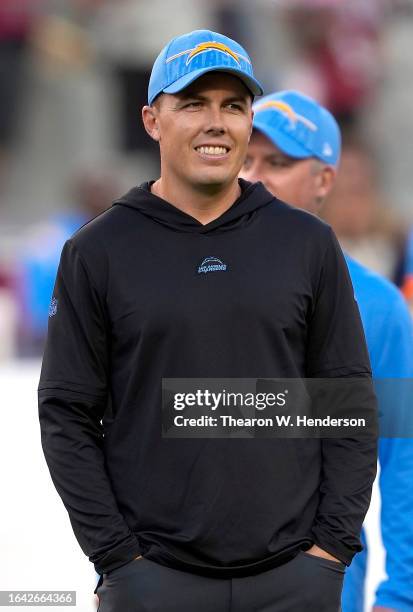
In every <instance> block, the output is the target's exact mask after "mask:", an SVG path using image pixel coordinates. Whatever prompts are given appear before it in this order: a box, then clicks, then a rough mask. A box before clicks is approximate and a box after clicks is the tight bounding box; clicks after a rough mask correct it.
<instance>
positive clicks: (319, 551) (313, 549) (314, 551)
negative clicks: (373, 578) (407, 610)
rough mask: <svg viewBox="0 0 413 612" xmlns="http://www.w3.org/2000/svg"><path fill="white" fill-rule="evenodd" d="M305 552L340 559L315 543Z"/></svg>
mask: <svg viewBox="0 0 413 612" xmlns="http://www.w3.org/2000/svg"><path fill="white" fill-rule="evenodd" d="M305 552H307V553H308V554H309V555H314V556H315V557H322V558H323V559H329V560H330V561H336V562H337V563H340V559H337V558H336V557H333V555H330V553H328V552H327V551H326V550H323V549H322V548H320V547H319V546H317V544H313V546H312V547H311V548H310V549H309V550H306V551H305ZM379 612H380V611H379ZM383 612H384V610H383Z"/></svg>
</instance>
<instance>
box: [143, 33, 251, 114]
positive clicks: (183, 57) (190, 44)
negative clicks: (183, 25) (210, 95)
mask: <svg viewBox="0 0 413 612" xmlns="http://www.w3.org/2000/svg"><path fill="white" fill-rule="evenodd" d="M215 70H218V71H220V72H229V73H230V74H233V75H234V76H237V77H238V78H239V79H241V81H242V82H243V83H244V84H245V86H246V87H247V88H248V89H249V90H250V91H251V93H252V94H253V96H261V95H262V93H263V90H262V87H261V85H260V83H259V82H258V81H257V79H256V78H255V77H254V73H253V69H252V63H251V59H250V57H249V56H248V54H247V52H246V51H245V49H243V47H241V45H239V44H238V43H237V42H235V40H232V39H231V38H228V37H227V36H224V35H223V34H218V33H217V32H211V31H210V30H194V31H193V32H189V34H183V35H182V36H178V37H177V38H173V39H172V40H171V41H170V42H169V43H168V44H167V45H166V46H165V47H164V48H163V49H162V51H161V52H160V54H159V55H158V57H157V58H156V60H155V63H154V65H153V68H152V73H151V78H150V80H149V89H148V104H152V102H153V101H154V100H155V98H156V96H158V95H159V94H160V93H169V94H174V93H178V92H179V91H181V90H182V89H185V87H188V85H190V84H191V83H192V82H193V81H195V80H196V79H199V77H201V76H202V75H203V74H206V73H207V72H212V71H215Z"/></svg>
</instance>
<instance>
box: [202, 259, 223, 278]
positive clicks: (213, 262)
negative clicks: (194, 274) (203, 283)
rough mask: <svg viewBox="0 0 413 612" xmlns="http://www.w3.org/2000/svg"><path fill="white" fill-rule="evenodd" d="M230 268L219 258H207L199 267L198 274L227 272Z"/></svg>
mask: <svg viewBox="0 0 413 612" xmlns="http://www.w3.org/2000/svg"><path fill="white" fill-rule="evenodd" d="M227 268H228V266H227V264H224V262H223V261H221V260H220V259H218V258H217V257H205V259H204V260H203V262H202V263H201V264H200V265H199V266H198V274H208V272H226V270H227Z"/></svg>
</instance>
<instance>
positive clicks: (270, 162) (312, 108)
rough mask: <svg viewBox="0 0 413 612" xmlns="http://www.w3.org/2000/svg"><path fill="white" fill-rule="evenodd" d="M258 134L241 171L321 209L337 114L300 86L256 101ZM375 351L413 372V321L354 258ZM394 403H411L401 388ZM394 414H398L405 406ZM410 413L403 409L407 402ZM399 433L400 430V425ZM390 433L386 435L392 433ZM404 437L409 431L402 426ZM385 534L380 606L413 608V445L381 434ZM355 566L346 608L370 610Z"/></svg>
mask: <svg viewBox="0 0 413 612" xmlns="http://www.w3.org/2000/svg"><path fill="white" fill-rule="evenodd" d="M253 108H254V112H255V115H254V123H253V126H254V131H253V134H252V137H251V141H250V145H249V149H248V155H247V158H246V161H245V164H244V168H243V170H242V172H241V176H242V177H243V178H245V179H247V180H250V181H262V182H263V183H264V185H265V186H266V187H267V189H269V190H270V191H271V192H272V193H273V194H274V195H276V196H277V197H278V198H280V199H281V200H283V201H285V202H288V203H290V204H292V205H293V206H296V207H299V208H302V209H303V210H307V211H309V212H311V213H313V214H318V213H319V211H320V209H321V207H322V205H323V202H324V199H325V198H326V197H327V195H328V194H329V193H330V191H331V189H332V187H333V185H334V182H335V178H336V173H337V168H338V165H339V160H340V150H341V139H340V131H339V127H338V125H337V123H336V121H335V119H334V117H333V116H332V115H331V113H329V112H328V111H327V110H326V109H325V108H323V107H322V106H320V105H319V104H318V103H317V102H316V101H315V100H314V99H312V98H310V97H308V96H305V95H303V94H301V93H299V92H296V91H292V90H285V91H280V92H279V93H276V94H272V95H269V96H266V97H264V98H262V99H261V100H259V102H257V103H256V104H255V105H254V107H253ZM347 264H348V267H349V271H350V275H351V278H352V282H353V286H354V291H355V296H356V299H357V302H358V305H359V308H360V312H361V317H362V321H363V325H364V330H365V334H366V339H367V345H368V349H369V353H370V359H371V364H372V370H373V376H374V377H375V378H377V379H384V378H411V377H412V376H413V326H412V322H411V319H410V316H409V312H408V309H407V307H406V304H405V302H404V300H403V298H402V296H401V294H400V293H399V292H398V290H397V289H396V287H394V286H393V285H392V284H391V283H389V282H388V281H387V280H385V279H384V278H382V277H380V276H378V275H377V274H375V273H373V272H371V271H369V270H368V269H367V268H364V267H363V266H361V265H360V264H359V263H357V262H356V261H355V260H353V259H352V258H350V257H347ZM396 389H397V391H398V394H399V395H398V397H396V398H395V399H396V401H395V402H394V406H396V407H397V406H398V405H400V403H401V402H403V401H404V399H405V398H404V388H403V387H402V386H400V387H396ZM394 406H392V409H393V410H394V417H393V418H394V419H395V420H396V419H397V410H396V409H395V408H394ZM400 409H401V410H402V407H401V406H400ZM396 431H397V427H396ZM384 435H385V432H384ZM398 435H399V436H401V435H403V432H402V431H400V428H399V430H398ZM379 459H380V466H381V474H380V491H381V497H382V516H381V518H382V524H381V528H382V537H383V542H384V546H385V549H386V571H387V575H388V578H387V579H386V580H384V581H383V582H382V583H381V585H380V586H379V588H378V590H377V594H376V602H375V607H374V611H375V612H379V611H381V612H385V611H388V612H390V611H397V612H408V611H411V610H412V609H413V586H412V585H413V553H412V541H413V487H412V486H411V483H412V481H413V443H412V440H411V439H398V438H393V439H392V438H381V440H380V444H379ZM363 541H364V545H365V549H364V551H363V552H361V553H359V554H357V555H356V556H355V558H354V559H353V561H352V564H351V566H350V568H349V569H348V570H347V573H346V577H345V581H344V591H343V612H363V610H364V601H363V600H364V581H365V575H366V562H367V546H366V542H365V539H364V537H363Z"/></svg>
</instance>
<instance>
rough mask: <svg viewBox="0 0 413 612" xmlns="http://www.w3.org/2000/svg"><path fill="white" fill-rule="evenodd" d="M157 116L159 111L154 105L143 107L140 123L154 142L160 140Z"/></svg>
mask: <svg viewBox="0 0 413 612" xmlns="http://www.w3.org/2000/svg"><path fill="white" fill-rule="evenodd" d="M158 116H159V110H158V108H157V107H156V106H155V105H152V106H144V107H143V108H142V121H143V125H144V127H145V130H146V131H147V133H148V134H149V136H150V137H151V138H152V139H153V140H155V141H156V142H159V141H160V139H161V135H160V130H159V119H158Z"/></svg>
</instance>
